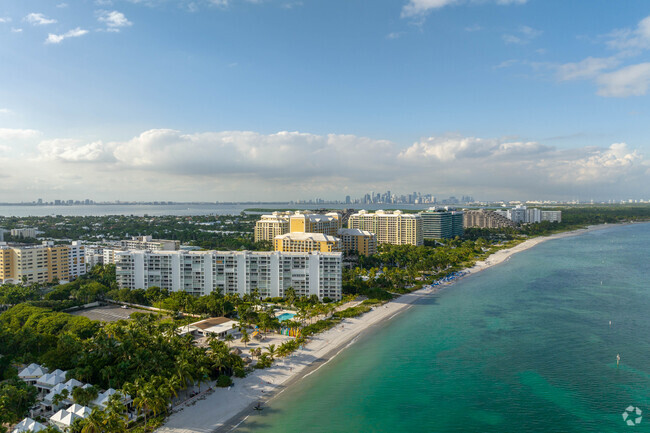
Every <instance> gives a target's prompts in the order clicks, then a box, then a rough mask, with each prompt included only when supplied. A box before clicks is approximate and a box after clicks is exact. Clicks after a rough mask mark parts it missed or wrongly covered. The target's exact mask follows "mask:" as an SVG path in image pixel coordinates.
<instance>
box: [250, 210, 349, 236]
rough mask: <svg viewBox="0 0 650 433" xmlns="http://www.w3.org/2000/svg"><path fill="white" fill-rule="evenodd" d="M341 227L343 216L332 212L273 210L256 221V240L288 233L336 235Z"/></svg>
mask: <svg viewBox="0 0 650 433" xmlns="http://www.w3.org/2000/svg"><path fill="white" fill-rule="evenodd" d="M340 228H341V217H340V215H339V214H338V213H336V212H332V213H328V214H325V215H322V214H316V213H310V212H308V211H298V212H295V213H291V212H273V213H272V214H270V215H262V217H261V218H260V220H259V221H257V222H256V223H255V242H259V241H271V242H273V240H274V239H275V238H276V237H277V236H280V235H284V234H286V233H322V234H324V235H329V236H336V233H337V232H338V230H339V229H340Z"/></svg>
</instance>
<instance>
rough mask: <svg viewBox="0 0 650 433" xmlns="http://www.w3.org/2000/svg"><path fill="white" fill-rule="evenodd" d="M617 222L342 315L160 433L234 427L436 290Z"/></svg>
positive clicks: (501, 255) (490, 260) (509, 252)
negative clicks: (353, 314)
mask: <svg viewBox="0 0 650 433" xmlns="http://www.w3.org/2000/svg"><path fill="white" fill-rule="evenodd" d="M618 225H619V224H602V225H597V226H589V227H587V228H585V229H578V230H573V231H569V232H563V233H557V234H554V235H550V236H539V237H535V238H532V239H528V240H526V241H524V242H522V243H520V244H518V245H516V246H514V247H512V248H508V249H503V250H499V251H497V252H495V253H493V254H491V255H490V256H489V257H487V258H486V259H485V260H484V261H480V262H477V263H476V264H475V265H474V266H472V267H471V268H466V269H464V270H463V271H464V272H466V274H465V275H463V276H462V277H460V278H458V279H456V280H454V281H451V282H447V283H444V284H441V285H439V286H433V287H428V288H423V289H420V290H417V291H414V292H411V293H408V294H404V295H401V296H399V297H397V298H394V299H393V300H391V301H389V302H387V303H386V304H384V305H381V306H377V307H373V308H372V310H371V311H369V312H367V313H365V314H363V315H362V316H359V317H355V318H348V319H344V320H343V321H341V322H340V324H339V325H337V326H335V327H334V328H332V329H329V330H327V331H324V332H322V333H320V334H317V335H314V336H313V337H312V338H311V339H310V341H309V342H308V343H307V344H306V345H305V346H304V347H303V348H302V349H299V350H297V351H296V352H294V353H293V354H292V355H290V356H288V357H286V358H278V360H277V361H276V362H275V363H274V364H273V366H272V367H270V368H267V369H264V370H255V371H254V372H252V373H251V374H249V375H248V376H247V377H245V378H242V379H234V380H235V382H234V386H233V387H232V388H216V389H215V391H214V392H213V393H211V394H210V395H207V396H206V397H205V398H204V399H202V400H199V401H196V402H194V403H193V404H192V405H191V406H189V407H184V408H182V409H181V410H180V411H178V412H175V413H173V414H172V415H171V416H170V417H169V418H168V419H167V422H166V423H165V424H164V425H163V426H161V427H159V428H158V429H157V430H156V433H208V432H210V433H226V432H231V431H234V430H236V428H237V427H238V426H239V425H240V424H241V423H242V422H244V421H245V420H246V419H247V418H248V417H249V416H250V415H251V414H254V413H255V410H254V408H255V406H256V405H257V404H258V403H262V405H263V406H265V405H266V404H267V403H268V402H270V401H271V400H273V399H274V398H275V397H277V396H278V395H280V394H281V393H282V392H284V391H285V390H286V389H287V388H289V387H290V386H291V385H292V384H294V383H296V382H298V381H299V380H301V379H302V378H304V377H306V376H308V375H310V374H312V373H314V372H315V371H317V370H318V369H319V368H321V367H322V366H323V365H325V364H327V363H328V362H329V361H330V360H332V359H334V358H335V357H336V356H337V355H338V354H339V353H341V352H342V351H343V350H345V349H346V348H348V347H349V346H351V345H352V344H354V343H355V342H356V340H357V339H358V338H359V337H360V336H361V335H362V334H365V333H368V332H369V331H370V330H371V329H374V328H376V327H378V326H379V325H382V324H387V323H388V321H389V320H390V319H392V318H393V317H395V316H397V315H398V314H401V313H403V312H404V311H406V310H408V309H409V308H411V307H412V306H413V305H414V304H415V303H416V302H417V301H418V300H420V299H422V298H424V297H427V296H431V295H433V294H436V293H438V292H439V291H440V290H442V289H443V288H446V287H449V286H451V285H452V284H454V283H455V282H456V281H459V280H462V279H463V278H464V277H466V276H468V275H472V274H475V273H478V272H480V271H483V270H485V269H487V268H490V267H492V266H496V265H499V264H501V263H503V262H505V261H506V260H508V259H509V258H510V257H511V256H513V255H514V254H517V253H519V252H522V251H525V250H527V249H530V248H532V247H534V246H536V245H539V244H540V243H543V242H546V241H548V240H553V239H562V238H567V237H572V236H578V235H581V234H584V233H588V232H591V231H596V230H602V229H606V228H609V227H614V226H618Z"/></svg>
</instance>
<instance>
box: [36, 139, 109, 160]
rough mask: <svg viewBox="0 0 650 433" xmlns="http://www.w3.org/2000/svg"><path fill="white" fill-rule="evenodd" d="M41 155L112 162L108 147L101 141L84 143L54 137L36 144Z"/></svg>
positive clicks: (44, 156) (62, 158)
mask: <svg viewBox="0 0 650 433" xmlns="http://www.w3.org/2000/svg"><path fill="white" fill-rule="evenodd" d="M38 150H39V151H40V154H41V157H42V158H44V159H54V160H59V161H64V162H112V161H114V160H115V158H114V157H113V156H112V155H111V153H110V150H109V147H107V146H105V145H104V144H103V143H102V142H101V141H97V142H93V143H88V144H84V143H82V142H81V141H80V140H72V139H54V140H46V141H42V142H41V143H39V145H38Z"/></svg>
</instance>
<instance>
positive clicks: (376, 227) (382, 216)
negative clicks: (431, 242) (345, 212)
mask: <svg viewBox="0 0 650 433" xmlns="http://www.w3.org/2000/svg"><path fill="white" fill-rule="evenodd" d="M348 228H351V229H359V230H365V231H369V232H371V233H374V234H375V235H376V236H377V242H379V243H380V244H381V243H386V244H395V245H407V244H410V245H422V244H423V232H422V217H421V216H420V215H418V214H405V213H403V212H402V211H399V210H397V211H393V212H387V211H383V210H378V211H377V212H375V213H368V212H367V211H365V210H362V211H359V212H358V213H355V214H352V215H350V219H349V220H348Z"/></svg>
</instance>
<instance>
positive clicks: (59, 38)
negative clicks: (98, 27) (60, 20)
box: [45, 27, 88, 44]
mask: <svg viewBox="0 0 650 433" xmlns="http://www.w3.org/2000/svg"><path fill="white" fill-rule="evenodd" d="M87 33H88V30H84V29H82V28H80V27H77V28H76V29H72V30H70V31H68V32H66V33H63V34H60V35H57V34H54V33H50V34H48V35H47V39H45V43H46V44H60V43H61V42H63V40H64V39H68V38H78V37H80V36H83V35H85V34H87Z"/></svg>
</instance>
